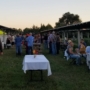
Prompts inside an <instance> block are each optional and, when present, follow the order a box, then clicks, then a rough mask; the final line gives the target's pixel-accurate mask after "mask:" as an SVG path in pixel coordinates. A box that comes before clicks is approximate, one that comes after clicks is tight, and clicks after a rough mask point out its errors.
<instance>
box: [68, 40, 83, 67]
mask: <svg viewBox="0 0 90 90" xmlns="http://www.w3.org/2000/svg"><path fill="white" fill-rule="evenodd" d="M73 47H74V43H73V42H72V41H71V40H69V41H68V46H67V53H68V55H69V57H70V58H72V59H75V60H76V65H80V64H81V56H80V55H78V54H76V53H74V52H73Z"/></svg>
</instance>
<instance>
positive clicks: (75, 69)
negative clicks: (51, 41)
mask: <svg viewBox="0 0 90 90" xmlns="http://www.w3.org/2000/svg"><path fill="white" fill-rule="evenodd" d="M43 51H44V52H43V54H44V55H45V56H46V57H47V59H48V60H49V61H50V64H51V69H52V76H49V77H48V76H47V71H43V76H44V77H43V78H44V81H32V82H31V81H30V72H29V71H28V72H27V74H24V72H23V70H22V61H23V58H24V54H23V55H22V56H18V57H16V55H15V50H14V49H9V50H7V49H5V50H4V55H3V56H0V90H90V73H88V71H87V67H86V64H84V65H81V66H75V65H72V64H70V61H66V60H65V59H64V58H63V53H60V54H59V55H50V54H48V52H47V50H43ZM33 79H35V80H39V79H40V73H39V72H37V71H36V72H34V73H33Z"/></svg>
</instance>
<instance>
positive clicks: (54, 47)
mask: <svg viewBox="0 0 90 90" xmlns="http://www.w3.org/2000/svg"><path fill="white" fill-rule="evenodd" d="M56 53H57V50H56V42H52V54H54V55H55V54H56Z"/></svg>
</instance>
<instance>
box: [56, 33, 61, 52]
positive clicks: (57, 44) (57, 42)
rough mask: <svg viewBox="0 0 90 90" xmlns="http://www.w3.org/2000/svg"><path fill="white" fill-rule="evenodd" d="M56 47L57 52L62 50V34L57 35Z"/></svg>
mask: <svg viewBox="0 0 90 90" xmlns="http://www.w3.org/2000/svg"><path fill="white" fill-rule="evenodd" d="M56 49H57V54H59V50H60V36H59V34H57V35H56Z"/></svg>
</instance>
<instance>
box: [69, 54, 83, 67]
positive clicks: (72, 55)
mask: <svg viewBox="0 0 90 90" xmlns="http://www.w3.org/2000/svg"><path fill="white" fill-rule="evenodd" d="M70 58H72V59H76V64H77V65H80V63H81V57H80V56H79V55H76V54H71V55H70Z"/></svg>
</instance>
